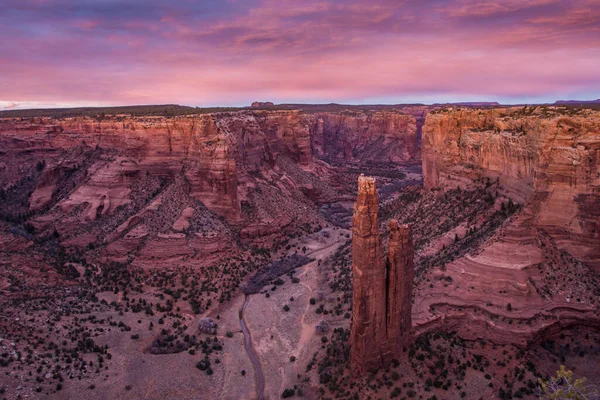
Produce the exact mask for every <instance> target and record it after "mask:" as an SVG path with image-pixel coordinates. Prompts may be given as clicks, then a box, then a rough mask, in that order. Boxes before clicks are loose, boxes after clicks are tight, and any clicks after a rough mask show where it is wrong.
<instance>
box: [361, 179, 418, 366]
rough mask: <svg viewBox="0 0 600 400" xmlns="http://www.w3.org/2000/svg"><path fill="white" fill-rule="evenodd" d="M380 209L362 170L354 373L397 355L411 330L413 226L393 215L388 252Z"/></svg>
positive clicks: (388, 360) (385, 361) (373, 182)
mask: <svg viewBox="0 0 600 400" xmlns="http://www.w3.org/2000/svg"><path fill="white" fill-rule="evenodd" d="M378 210H379V196H378V194H377V190H376V188H375V179H374V178H371V177H366V176H364V175H361V176H360V177H359V178H358V197H357V200H356V204H355V206H354V217H353V219H352V273H353V290H352V326H351V333H350V341H351V353H350V364H351V365H350V366H351V370H352V373H353V374H354V375H359V374H361V373H363V372H366V371H369V370H371V369H374V368H378V367H380V366H383V365H385V364H386V363H388V362H390V361H391V360H392V359H394V358H398V357H399V356H400V353H402V351H403V347H404V345H405V344H406V343H407V341H408V339H409V336H410V330H411V319H410V312H411V299H412V285H413V276H414V266H413V253H414V250H413V245H412V232H411V229H410V227H409V226H407V225H403V226H400V225H399V224H398V222H397V221H395V220H391V221H390V238H389V246H388V252H387V257H384V252H383V249H382V245H381V237H380V235H379V221H378V218H377V213H378Z"/></svg>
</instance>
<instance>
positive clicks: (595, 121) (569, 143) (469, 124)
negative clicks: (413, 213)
mask: <svg viewBox="0 0 600 400" xmlns="http://www.w3.org/2000/svg"><path fill="white" fill-rule="evenodd" d="M422 140H423V175H424V183H425V186H426V187H427V188H433V187H448V188H456V187H457V186H460V185H464V184H468V183H469V182H472V181H473V180H476V179H479V178H484V177H485V178H490V179H499V181H500V184H501V186H502V187H503V188H504V189H505V190H506V192H507V194H508V195H509V196H510V197H512V198H514V199H515V200H516V201H518V202H519V203H521V204H525V205H526V211H525V212H526V213H527V214H529V215H530V217H529V218H528V219H527V220H526V221H524V222H526V223H528V224H530V225H531V226H534V227H538V228H542V229H544V230H545V231H547V232H548V233H550V234H551V235H552V236H553V237H554V238H555V239H556V240H557V242H558V245H559V246H560V247H561V248H563V249H566V250H568V251H569V252H571V253H572V254H573V255H575V256H576V257H577V258H579V259H580V260H582V261H584V262H586V263H587V264H588V265H590V266H592V267H594V268H596V269H600V162H599V159H600V113H599V112H597V111H592V110H579V111H577V110H568V109H560V108H548V107H537V108H533V107H531V108H527V107H525V108H523V107H512V108H495V109H483V110H478V109H454V108H451V109H446V110H442V111H438V112H433V113H430V114H429V115H428V116H427V119H426V122H425V125H424V127H423V139H422Z"/></svg>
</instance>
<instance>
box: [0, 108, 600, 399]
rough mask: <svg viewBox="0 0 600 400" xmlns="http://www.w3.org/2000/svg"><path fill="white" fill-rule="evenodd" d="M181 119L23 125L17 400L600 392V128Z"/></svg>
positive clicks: (285, 111) (473, 120)
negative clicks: (564, 388) (573, 383)
mask: <svg viewBox="0 0 600 400" xmlns="http://www.w3.org/2000/svg"><path fill="white" fill-rule="evenodd" d="M134 111H135V110H134ZM176 111H177V112H172V110H171V109H169V112H168V113H167V112H162V111H160V110H159V111H156V112H155V111H152V112H148V113H146V115H141V114H140V113H136V112H133V111H132V109H128V108H123V109H119V108H115V109H112V110H110V111H107V112H97V111H95V110H93V109H89V110H84V111H81V112H73V113H72V114H69V111H68V110H67V111H65V112H64V113H63V114H61V115H56V114H53V113H52V112H45V111H35V112H30V113H27V112H25V111H23V112H20V111H19V112H20V113H21V114H18V113H19V112H15V113H13V114H6V113H5V114H2V113H0V310H1V312H0V346H1V347H2V349H1V351H0V390H1V394H0V397H2V398H7V399H17V398H44V399H45V398H48V399H80V398H83V397H85V398H88V399H115V398H122V399H171V398H172V399H199V398H200V399H278V398H282V397H283V398H288V397H290V398H295V397H299V398H300V397H302V398H308V399H333V398H336V399H359V398H360V399H363V398H365V399H378V398H421V399H434V398H435V399H462V398H467V399H479V398H506V399H511V398H537V393H538V392H537V391H538V390H539V383H538V378H541V379H547V378H548V377H549V376H552V375H554V372H555V371H556V370H558V369H559V366H560V365H565V366H566V367H568V369H570V370H572V371H573V372H574V374H575V375H576V376H577V377H586V378H587V379H588V382H589V383H591V384H600V380H599V378H598V373H597V371H598V368H599V367H600V275H599V274H600V111H598V110H596V109H594V107H589V108H588V107H585V106H584V107H580V106H572V105H560V106H559V105H557V106H519V107H502V106H497V105H494V106H490V105H486V104H481V105H468V104H465V105H460V106H459V105H436V106H418V105H410V106H408V105H407V106H394V107H392V106H379V107H378V106H373V107H369V106H364V107H344V106H322V107H317V106H302V105H290V106H274V105H273V104H271V103H259V102H257V103H255V104H253V107H252V108H246V109H235V110H226V111H225V110H211V111H210V112H206V113H194V112H187V111H188V110H180V109H176ZM363 174H364V175H365V176H369V177H371V178H367V177H365V176H361V175H363ZM357 183H358V186H357ZM357 188H358V190H357ZM357 271H359V272H360V274H361V276H360V277H357V276H355V275H356V274H357ZM363 274H364V276H363ZM407 279H408V280H409V281H408V282H407ZM359 280H360V281H359ZM357 282H359V283H357ZM353 289H354V290H353ZM353 292H354V293H353ZM369 335H371V337H372V338H377V339H376V340H374V341H371V339H369V337H368V336H369ZM373 343H376V344H377V346H379V347H376V346H373V345H372V344H373ZM384 343H385V344H384ZM353 346H354V347H353ZM359 348H360V353H355V352H354V350H356V349H359ZM353 349H354V350H353ZM384 353H385V354H384ZM357 357H358V358H357ZM361 357H365V358H364V360H363V359H362V358H361ZM363 361H364V363H363Z"/></svg>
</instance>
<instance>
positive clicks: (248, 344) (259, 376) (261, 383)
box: [240, 295, 265, 400]
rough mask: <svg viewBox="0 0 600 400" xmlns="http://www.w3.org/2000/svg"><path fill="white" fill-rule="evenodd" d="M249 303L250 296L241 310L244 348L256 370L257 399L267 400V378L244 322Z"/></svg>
mask: <svg viewBox="0 0 600 400" xmlns="http://www.w3.org/2000/svg"><path fill="white" fill-rule="evenodd" d="M249 301H250V296H248V295H246V299H245V300H244V304H243V305H242V308H241V309H240V327H241V328H242V333H243V334H244V347H245V348H246V353H248V358H249V359H250V362H251V363H252V366H253V368H254V379H255V380H256V398H257V399H258V400H263V399H264V398H265V376H264V374H263V370H262V366H261V365H260V361H259V359H258V356H257V355H256V352H255V351H254V347H252V338H251V337H250V331H249V330H248V328H247V326H246V321H244V310H245V309H246V307H248V302H249Z"/></svg>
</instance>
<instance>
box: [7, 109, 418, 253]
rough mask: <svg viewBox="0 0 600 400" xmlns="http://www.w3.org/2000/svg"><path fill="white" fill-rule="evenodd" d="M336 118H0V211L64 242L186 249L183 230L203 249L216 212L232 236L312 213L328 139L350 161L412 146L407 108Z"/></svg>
mask: <svg viewBox="0 0 600 400" xmlns="http://www.w3.org/2000/svg"><path fill="white" fill-rule="evenodd" d="M343 114H344V113H343V112H340V116H342V115H343ZM335 118H336V117H335V114H334V113H325V114H323V113H321V114H310V113H304V112H302V111H294V110H285V111H278V110H247V111H237V112H223V113H214V114H205V115H189V116H178V117H160V116H157V117H132V116H129V115H109V116H105V115H98V116H96V117H94V118H92V117H83V116H82V117H71V118H61V119H54V118H50V117H41V118H40V117H36V118H27V119H25V118H5V119H0V155H1V159H0V188H2V194H3V193H4V192H6V193H7V198H8V200H7V203H10V207H3V210H2V215H3V216H4V217H6V218H21V217H23V216H27V215H32V214H33V215H34V218H32V219H31V220H30V221H29V222H30V223H31V224H32V225H35V228H36V229H42V230H44V229H49V230H50V232H52V231H54V230H55V231H56V232H58V233H59V234H60V235H61V238H62V239H64V240H66V241H67V243H68V244H75V245H79V246H87V245H88V244H89V243H97V242H98V241H108V242H109V243H113V242H115V243H114V244H112V245H111V246H109V249H110V250H111V251H113V250H114V251H115V252H117V253H119V254H121V255H123V256H124V255H126V254H128V253H129V252H132V251H136V249H139V248H141V247H143V246H144V243H152V246H151V248H154V249H158V248H159V247H160V246H162V243H163V242H165V243H168V244H169V246H170V248H171V250H173V251H175V252H180V251H182V250H181V249H187V250H185V251H184V253H186V254H188V253H189V254H196V253H197V251H198V247H199V246H201V244H196V245H193V246H192V245H190V246H188V247H189V248H188V247H186V246H180V244H181V242H182V241H183V242H185V241H186V240H188V239H189V236H190V235H191V236H194V235H195V236H197V237H194V240H197V241H200V242H202V243H204V242H205V241H209V242H210V243H209V246H208V247H211V248H213V247H215V243H221V242H220V241H219V240H217V239H215V237H217V238H218V237H220V234H221V233H222V232H221V233H219V232H217V231H222V230H223V229H226V228H227V227H225V226H224V225H223V223H222V221H221V222H220V221H216V220H215V218H216V217H217V216H218V217H220V218H224V220H226V221H227V222H228V224H229V225H230V226H231V227H233V228H234V229H235V230H237V231H239V234H240V237H241V239H243V240H258V239H259V238H263V237H265V238H267V237H269V236H271V235H275V234H280V233H281V232H282V230H283V229H285V228H287V227H290V229H293V228H294V227H295V226H300V225H306V224H320V223H322V217H320V216H319V213H318V211H317V210H316V205H317V204H320V203H327V202H332V201H336V199H339V198H340V196H342V194H340V192H339V190H338V189H339V188H340V187H341V186H340V185H339V182H337V181H336V180H335V179H336V171H335V169H334V168H332V167H331V165H330V164H328V163H326V162H323V160H326V159H327V157H326V154H329V153H332V152H333V153H335V151H334V150H332V149H335V148H336V146H337V144H336V143H332V141H336V140H338V139H339V140H340V141H341V143H344V146H346V145H349V146H350V148H351V151H349V152H348V153H347V154H342V153H339V154H338V153H335V154H336V155H335V157H334V158H335V160H337V161H340V162H344V163H357V162H358V161H359V158H360V157H361V154H366V153H365V152H364V148H366V147H368V148H369V152H370V153H369V154H371V156H372V157H373V158H374V159H377V160H379V159H380V156H382V155H384V154H392V153H393V152H396V151H397V152H398V154H408V153H410V152H409V151H408V150H406V149H407V148H409V147H410V148H411V149H413V150H414V148H415V147H418V146H417V144H416V141H415V140H416V139H415V136H414V132H415V130H416V128H415V118H414V117H412V116H408V115H404V114H401V113H399V112H368V113H367V112H365V113H362V112H361V113H356V112H355V113H354V117H352V118H351V119H350V121H353V122H352V123H349V122H347V120H346V119H345V117H344V118H341V119H340V121H346V122H339V121H338V124H337V125H335V126H336V128H335V129H337V130H336V131H335V132H334V131H332V129H333V128H332V125H331V123H330V122H329V121H331V120H334V119H335ZM341 127H343V129H342V128H341ZM399 146H400V147H402V146H406V149H405V148H404V147H402V148H400V147H399ZM323 149H326V151H324V150H323ZM357 149H358V150H357ZM361 149H362V150H361ZM413 150H411V151H413ZM333 153H332V154H333ZM405 158H406V157H405V156H404V155H402V156H400V157H392V158H388V159H387V161H399V160H404V159H405ZM310 210H312V212H311V211H310ZM211 213H212V214H214V215H212V216H211ZM84 227H85V229H84ZM217 227H220V228H219V229H217ZM215 230H217V231H215ZM215 235H216V236H215ZM184 236H185V237H184ZM186 237H187V238H186ZM265 240H267V239H265ZM188 241H189V240H188ZM267 241H268V240H267ZM116 242H118V243H116ZM158 242H160V244H159V243H158ZM178 243H179V244H178ZM188 244H189V243H188ZM216 247H217V248H218V245H217V246H216ZM171 250H169V251H171ZM137 251H139V250H137Z"/></svg>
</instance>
